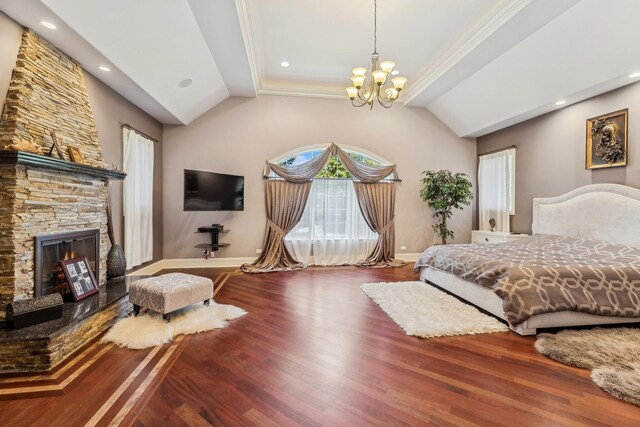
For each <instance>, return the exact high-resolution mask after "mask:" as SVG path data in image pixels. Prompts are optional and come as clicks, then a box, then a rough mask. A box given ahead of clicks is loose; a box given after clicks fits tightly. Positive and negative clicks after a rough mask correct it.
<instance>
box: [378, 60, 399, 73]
mask: <svg viewBox="0 0 640 427" xmlns="http://www.w3.org/2000/svg"><path fill="white" fill-rule="evenodd" d="M395 66H396V63H395V62H393V61H383V62H381V63H380V69H381V70H382V71H384V72H385V73H387V74H389V73H391V71H393V67H395Z"/></svg>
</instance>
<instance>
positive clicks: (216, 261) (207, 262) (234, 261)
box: [127, 253, 420, 276]
mask: <svg viewBox="0 0 640 427" xmlns="http://www.w3.org/2000/svg"><path fill="white" fill-rule="evenodd" d="M419 256H420V254H419V253H401V254H396V258H398V259H401V260H404V261H408V262H411V261H417V259H418V257H419ZM255 260H256V258H252V257H229V258H224V257H222V258H209V259H204V258H182V259H179V258H176V259H162V260H160V261H157V262H154V263H153V264H150V265H147V266H145V267H143V268H141V269H139V270H135V271H132V272H131V273H127V276H150V275H152V274H156V273H157V272H158V271H160V270H165V269H169V268H222V267H240V266H241V265H242V264H245V263H248V264H251V263H252V262H253V261H255ZM310 261H311V262H310V264H313V259H311V260H310Z"/></svg>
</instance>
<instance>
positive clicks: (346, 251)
mask: <svg viewBox="0 0 640 427" xmlns="http://www.w3.org/2000/svg"><path fill="white" fill-rule="evenodd" d="M377 241H378V235H377V234H376V233H374V232H373V231H371V229H370V228H369V226H368V225H367V223H366V222H365V220H364V217H363V216H362V212H360V208H359V207H358V200H357V199H356V194H355V191H354V189H353V183H352V182H351V180H343V179H314V180H313V184H312V185H311V193H310V194H309V201H308V202H307V206H306V208H305V211H304V214H303V215H302V219H301V220H300V222H299V223H298V225H296V227H295V228H294V229H293V230H291V232H290V233H289V234H288V235H287V237H286V238H285V243H286V245H287V247H288V248H289V250H290V251H291V253H292V255H293V256H294V258H296V259H297V260H298V261H302V262H305V263H309V260H310V257H311V256H312V255H313V261H314V264H316V265H345V264H355V263H356V262H357V261H359V260H361V259H364V258H366V257H367V256H368V255H369V254H370V253H371V252H372V251H373V248H374V247H375V245H376V242H377Z"/></svg>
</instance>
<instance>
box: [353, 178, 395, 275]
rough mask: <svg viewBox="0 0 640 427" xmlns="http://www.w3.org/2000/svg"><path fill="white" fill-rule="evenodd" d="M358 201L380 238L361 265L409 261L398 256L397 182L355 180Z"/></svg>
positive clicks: (372, 265) (366, 219)
mask: <svg viewBox="0 0 640 427" xmlns="http://www.w3.org/2000/svg"><path fill="white" fill-rule="evenodd" d="M353 186H354V189H355V192H356V195H357V197H358V205H359V206H360V210H361V211H362V215H363V216H364V219H365V221H366V222H367V224H368V225H369V227H370V228H371V230H373V231H375V232H376V233H378V241H377V242H376V246H375V248H374V249H373V251H372V252H371V254H370V255H369V256H368V257H367V258H366V259H364V260H362V261H359V262H358V263H357V264H356V265H358V266H360V267H369V268H379V267H401V266H403V265H405V264H406V263H405V262H404V261H400V260H396V259H394V256H395V248H394V246H395V225H394V219H395V205H396V183H395V182H377V183H372V184H368V183H364V182H354V183H353Z"/></svg>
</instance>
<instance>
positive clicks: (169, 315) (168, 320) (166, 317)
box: [162, 313, 171, 323]
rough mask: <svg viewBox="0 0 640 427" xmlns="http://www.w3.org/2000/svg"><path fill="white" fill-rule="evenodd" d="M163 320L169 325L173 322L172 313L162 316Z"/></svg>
mask: <svg viewBox="0 0 640 427" xmlns="http://www.w3.org/2000/svg"><path fill="white" fill-rule="evenodd" d="M162 320H164V321H165V322H167V323H169V322H171V313H165V314H163V315H162Z"/></svg>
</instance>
